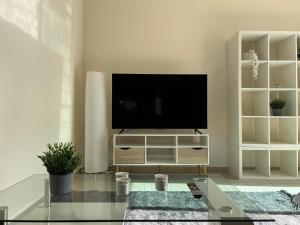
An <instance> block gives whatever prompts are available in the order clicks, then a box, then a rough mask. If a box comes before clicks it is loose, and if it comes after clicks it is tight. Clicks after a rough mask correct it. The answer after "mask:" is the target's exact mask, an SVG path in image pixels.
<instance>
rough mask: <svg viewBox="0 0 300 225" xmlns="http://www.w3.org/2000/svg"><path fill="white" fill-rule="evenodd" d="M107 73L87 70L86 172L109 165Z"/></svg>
mask: <svg viewBox="0 0 300 225" xmlns="http://www.w3.org/2000/svg"><path fill="white" fill-rule="evenodd" d="M106 106H107V104H106V88H105V75H104V74H103V73H101V72H87V79H86V96H85V172H86V173H98V172H102V171H105V170H107V167H108V157H107V155H108V126H107V110H106Z"/></svg>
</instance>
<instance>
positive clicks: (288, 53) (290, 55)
mask: <svg viewBox="0 0 300 225" xmlns="http://www.w3.org/2000/svg"><path fill="white" fill-rule="evenodd" d="M270 60H282V61H284V60H288V61H293V60H296V36H295V35H290V34H271V35H270Z"/></svg>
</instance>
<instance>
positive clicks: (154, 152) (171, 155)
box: [113, 133, 209, 173]
mask: <svg viewBox="0 0 300 225" xmlns="http://www.w3.org/2000/svg"><path fill="white" fill-rule="evenodd" d="M113 164H114V165H115V166H125V165H129V166H139V165H144V166H147V165H150V166H155V165H156V166H162V165H178V166H187V165H194V166H204V171H205V173H206V167H205V166H206V165H209V135H208V134H170V133H167V134H162V133H160V134H157V133H153V134H150V133H143V134H140V133H124V134H114V136H113Z"/></svg>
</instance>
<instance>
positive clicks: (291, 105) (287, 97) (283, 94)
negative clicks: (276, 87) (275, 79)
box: [270, 90, 297, 116]
mask: <svg viewBox="0 0 300 225" xmlns="http://www.w3.org/2000/svg"><path fill="white" fill-rule="evenodd" d="M296 94H297V91H296V90H292V91H285V90H283V91H270V103H271V102H272V101H273V100H274V99H277V98H279V99H281V100H284V101H285V102H286V105H285V107H284V108H283V109H282V116H296V112H297V108H296V106H297V104H296ZM270 114H271V116H272V115H273V114H272V109H270Z"/></svg>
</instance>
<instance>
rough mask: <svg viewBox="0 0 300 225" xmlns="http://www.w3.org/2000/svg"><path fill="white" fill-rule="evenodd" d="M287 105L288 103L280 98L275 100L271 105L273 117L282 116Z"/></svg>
mask: <svg viewBox="0 0 300 225" xmlns="http://www.w3.org/2000/svg"><path fill="white" fill-rule="evenodd" d="M285 104H286V102H285V101H283V100H282V99H280V98H276V99H274V100H273V101H272V102H271V103H270V106H271V108H272V112H273V116H281V114H282V109H283V108H284V106H285Z"/></svg>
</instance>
